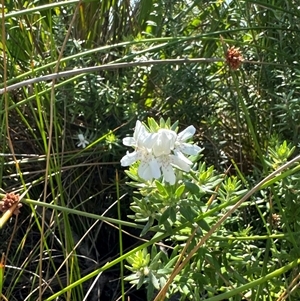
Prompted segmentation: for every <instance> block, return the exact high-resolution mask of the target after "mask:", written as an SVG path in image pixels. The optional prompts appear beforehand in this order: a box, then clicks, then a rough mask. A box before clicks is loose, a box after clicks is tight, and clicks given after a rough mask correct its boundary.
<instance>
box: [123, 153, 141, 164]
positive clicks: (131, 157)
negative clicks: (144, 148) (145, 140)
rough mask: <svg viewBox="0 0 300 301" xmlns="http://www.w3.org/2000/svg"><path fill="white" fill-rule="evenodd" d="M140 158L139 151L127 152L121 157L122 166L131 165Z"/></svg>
mask: <svg viewBox="0 0 300 301" xmlns="http://www.w3.org/2000/svg"><path fill="white" fill-rule="evenodd" d="M138 159H139V154H138V153H137V152H132V153H129V152H127V154H126V155H125V156H124V157H123V158H122V159H121V161H120V162H121V165H122V166H129V165H131V164H133V163H134V162H135V161H137V160H138Z"/></svg>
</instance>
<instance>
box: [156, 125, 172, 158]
mask: <svg viewBox="0 0 300 301" xmlns="http://www.w3.org/2000/svg"><path fill="white" fill-rule="evenodd" d="M176 138H177V134H176V133H175V132H174V131H171V130H168V129H159V130H158V132H157V133H156V135H154V140H155V143H154V144H153V146H152V149H153V153H154V155H155V156H156V157H159V156H162V155H168V154H170V153H171V151H172V149H174V146H175V141H176Z"/></svg>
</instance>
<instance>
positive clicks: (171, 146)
mask: <svg viewBox="0 0 300 301" xmlns="http://www.w3.org/2000/svg"><path fill="white" fill-rule="evenodd" d="M195 131H196V130H195V128H194V127H193V126H192V125H191V126H189V127H187V128H186V129H185V130H184V131H182V132H181V133H179V134H177V133H176V132H175V131H173V130H170V129H166V128H159V129H158V130H157V131H156V132H154V133H151V132H149V131H148V130H147V128H146V127H145V126H144V125H143V124H142V123H141V122H140V121H139V120H138V121H137V122H136V126H135V130H134V134H133V137H126V138H124V139H123V144H124V145H126V146H131V147H133V148H134V149H135V150H134V151H133V152H132V153H129V152H127V154H126V155H125V156H124V157H123V158H122V159H121V165H122V166H129V165H131V164H133V163H134V162H136V161H140V165H139V168H138V175H139V177H141V178H142V179H144V180H152V179H153V178H154V179H158V178H160V177H161V175H163V177H164V179H165V181H166V182H168V183H170V184H171V185H173V184H175V182H176V176H175V172H174V169H173V167H176V168H180V169H181V170H183V171H185V172H189V171H190V169H191V165H192V162H191V161H190V160H189V159H188V158H187V157H186V156H185V155H197V154H198V153H199V151H200V150H201V149H200V147H199V146H197V145H194V144H189V143H186V141H187V140H188V139H190V138H191V137H192V136H193V135H194V133H195Z"/></svg>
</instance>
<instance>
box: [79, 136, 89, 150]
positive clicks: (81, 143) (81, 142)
mask: <svg viewBox="0 0 300 301" xmlns="http://www.w3.org/2000/svg"><path fill="white" fill-rule="evenodd" d="M77 137H78V139H79V142H78V143H77V144H76V145H77V147H80V146H82V148H85V147H86V146H87V145H88V144H89V142H88V141H87V140H86V139H85V137H84V136H83V134H78V135H77Z"/></svg>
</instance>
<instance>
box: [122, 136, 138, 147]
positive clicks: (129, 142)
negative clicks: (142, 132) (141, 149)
mask: <svg viewBox="0 0 300 301" xmlns="http://www.w3.org/2000/svg"><path fill="white" fill-rule="evenodd" d="M123 144H124V145H126V146H135V144H136V143H135V139H134V138H133V137H126V138H123Z"/></svg>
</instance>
